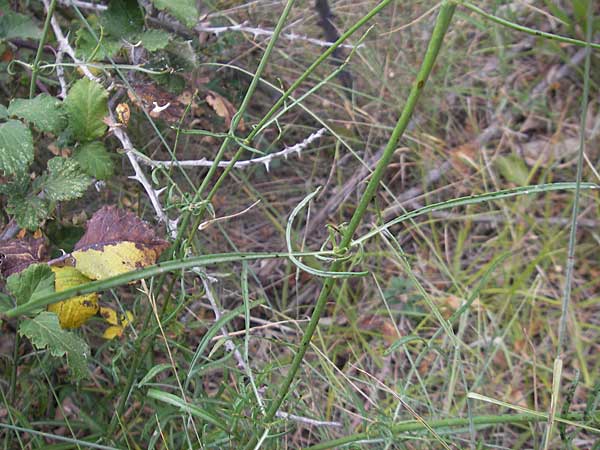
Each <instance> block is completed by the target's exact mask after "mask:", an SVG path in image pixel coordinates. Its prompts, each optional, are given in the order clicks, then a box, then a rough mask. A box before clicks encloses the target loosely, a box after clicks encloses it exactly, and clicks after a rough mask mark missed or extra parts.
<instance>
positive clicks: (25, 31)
mask: <svg viewBox="0 0 600 450" xmlns="http://www.w3.org/2000/svg"><path fill="white" fill-rule="evenodd" d="M0 6H2V8H1V9H2V12H3V13H4V14H3V15H2V16H0V40H2V39H14V38H20V39H39V38H40V35H41V34H42V33H41V30H40V29H39V28H38V27H37V26H36V25H35V23H34V22H33V20H31V18H30V17H29V16H26V15H25V14H18V13H16V12H13V11H11V10H10V9H9V8H8V5H6V6H4V5H0Z"/></svg>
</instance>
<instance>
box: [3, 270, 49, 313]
mask: <svg viewBox="0 0 600 450" xmlns="http://www.w3.org/2000/svg"><path fill="white" fill-rule="evenodd" d="M6 287H7V288H8V290H9V291H10V293H11V294H12V295H13V296H14V297H15V299H16V300H17V305H23V304H25V303H27V302H28V301H29V300H32V299H35V298H37V297H40V296H44V295H49V294H51V293H53V292H54V272H52V270H51V269H50V267H49V266H48V265H47V264H32V265H30V266H29V267H27V268H26V269H25V270H23V271H21V272H19V273H15V274H13V275H11V276H9V277H8V278H7V279H6Z"/></svg>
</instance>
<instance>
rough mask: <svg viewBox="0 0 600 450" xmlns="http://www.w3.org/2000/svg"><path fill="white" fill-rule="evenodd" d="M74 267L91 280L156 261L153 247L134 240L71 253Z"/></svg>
mask: <svg viewBox="0 0 600 450" xmlns="http://www.w3.org/2000/svg"><path fill="white" fill-rule="evenodd" d="M72 256H73V258H75V267H76V268H77V269H78V270H79V271H81V272H82V273H84V274H85V275H87V276H88V277H90V278H91V279H93V280H103V279H105V278H109V277H113V276H115V275H120V274H122V273H126V272H130V271H132V270H136V269H139V268H142V267H146V266H150V265H152V264H154V263H155V262H156V258H157V256H158V255H157V254H156V252H154V250H153V249H151V248H148V247H146V246H143V245H140V244H136V243H134V242H127V241H125V242H119V243H118V244H112V245H105V246H104V247H103V248H102V250H95V249H93V248H89V249H87V250H77V251H74V252H73V253H72Z"/></svg>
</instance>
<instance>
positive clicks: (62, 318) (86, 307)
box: [48, 266, 98, 328]
mask: <svg viewBox="0 0 600 450" xmlns="http://www.w3.org/2000/svg"><path fill="white" fill-rule="evenodd" d="M51 269H52V271H53V272H54V274H55V281H54V288H55V290H56V292H60V291H64V290H66V289H70V288H72V287H75V286H79V285H80V284H85V283H88V282H90V281H91V280H90V279H89V278H88V277H86V276H85V275H83V274H82V273H81V272H80V271H78V270H77V269H75V268H73V267H68V266H66V267H51ZM48 311H50V312H53V313H56V315H57V316H58V320H59V322H60V326H61V327H63V328H79V327H80V326H81V325H83V324H84V323H85V322H86V321H87V320H88V319H89V318H90V317H92V316H94V315H95V314H96V313H97V312H98V294H87V295H79V296H77V297H71V298H69V299H67V300H63V301H62V302H57V303H53V304H51V305H48Z"/></svg>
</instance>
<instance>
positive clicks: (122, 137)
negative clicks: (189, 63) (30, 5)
mask: <svg viewBox="0 0 600 450" xmlns="http://www.w3.org/2000/svg"><path fill="white" fill-rule="evenodd" d="M42 1H43V3H44V6H45V7H46V10H48V7H49V4H48V0H42ZM50 23H51V25H52V30H53V31H54V35H55V36H56V40H57V41H58V44H59V47H58V48H59V52H60V51H63V52H64V53H66V54H67V55H69V56H70V57H71V59H72V60H73V62H74V63H75V64H77V65H79V66H80V68H81V70H82V72H83V74H84V75H85V76H86V77H87V78H89V79H90V80H93V81H98V79H97V78H96V77H95V76H94V75H93V74H92V73H91V72H90V70H89V69H88V68H87V66H86V65H85V64H84V63H83V62H82V61H80V60H79V59H78V58H77V57H76V56H75V50H73V47H71V44H69V41H68V40H67V38H66V37H65V35H64V34H63V32H62V30H61V28H60V26H59V25H58V22H57V21H56V19H55V18H54V17H52V20H51V22H50ZM61 87H62V83H61ZM109 114H110V118H111V120H112V121H113V122H115V120H114V116H113V113H112V111H109ZM111 130H112V131H113V133H114V135H115V137H116V138H117V139H118V140H119V142H120V143H121V145H122V147H123V149H124V150H125V154H126V155H127V159H128V160H129V163H130V164H131V167H132V168H133V171H134V173H135V175H133V176H131V177H130V178H132V179H134V180H137V181H138V182H139V183H140V184H141V185H142V187H143V188H144V190H145V191H146V194H147V195H148V198H149V199H150V203H151V204H152V207H153V208H154V212H155V213H156V216H157V217H158V219H159V220H160V221H161V222H164V223H165V224H166V226H167V230H168V231H169V234H170V235H171V236H174V235H175V234H176V233H177V220H170V219H169V217H168V216H167V214H166V213H165V212H164V210H163V208H162V206H161V204H160V201H159V200H158V196H159V195H160V193H161V192H162V191H163V190H164V188H163V189H159V190H156V189H154V188H153V187H152V185H151V184H150V182H149V181H148V179H147V178H146V176H145V175H144V172H143V171H142V169H141V167H140V165H139V164H138V161H137V158H136V156H135V151H134V148H133V145H132V143H131V139H129V136H128V135H127V133H126V132H125V131H124V130H123V128H121V127H111Z"/></svg>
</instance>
